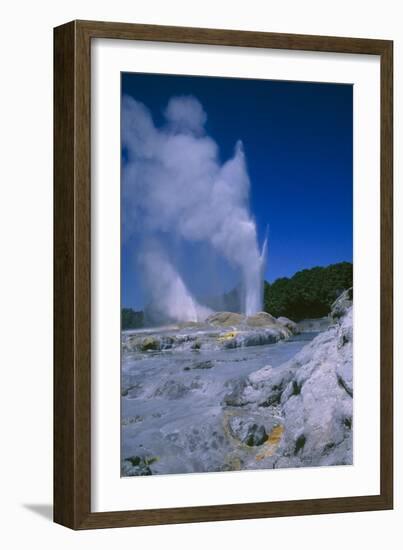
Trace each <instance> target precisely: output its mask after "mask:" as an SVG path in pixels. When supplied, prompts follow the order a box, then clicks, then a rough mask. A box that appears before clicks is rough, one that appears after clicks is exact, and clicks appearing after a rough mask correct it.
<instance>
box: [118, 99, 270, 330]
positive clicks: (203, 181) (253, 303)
mask: <svg viewBox="0 0 403 550" xmlns="http://www.w3.org/2000/svg"><path fill="white" fill-rule="evenodd" d="M164 116H165V121H166V122H165V124H164V125H163V126H162V127H159V128H157V127H156V126H155V124H154V122H153V120H152V117H151V114H150V112H149V110H148V109H147V108H146V107H145V106H144V105H143V104H142V103H140V102H138V101H136V100H134V99H133V98H132V97H128V96H124V98H123V104H122V143H123V147H124V151H125V155H126V158H127V163H126V166H125V170H124V174H123V204H124V211H123V221H124V224H125V233H126V234H127V233H131V232H135V233H136V235H139V236H141V239H142V243H143V245H142V247H141V252H139V257H138V260H139V261H140V262H141V265H142V268H143V272H144V279H145V281H146V288H147V290H148V292H149V298H150V301H151V303H152V304H153V305H154V306H155V307H157V308H160V310H161V311H160V312H161V314H165V315H166V316H167V317H168V318H171V319H175V320H200V319H203V318H204V317H206V316H207V315H208V313H209V310H208V309H207V308H205V307H203V306H201V305H200V304H198V302H197V301H196V299H195V298H194V297H193V296H192V294H191V292H190V291H189V289H188V288H187V287H186V285H185V282H184V281H183V279H182V277H181V275H180V273H178V271H177V269H176V267H175V265H174V262H173V261H172V260H170V258H169V250H164V247H163V246H162V244H161V243H162V236H164V235H171V236H174V238H175V239H176V240H179V241H181V240H182V241H183V242H190V243H208V244H209V245H210V246H211V247H212V249H214V250H215V251H216V253H218V254H219V255H220V256H221V257H223V258H225V259H226V261H227V262H228V263H229V264H230V265H231V266H232V267H233V268H235V269H237V270H238V271H239V273H240V276H241V280H242V287H243V297H242V309H243V311H244V312H245V313H246V314H248V315H250V314H253V313H256V312H257V311H260V310H261V302H262V269H263V265H264V258H265V255H266V246H264V250H263V252H262V255H261V254H260V252H259V248H258V244H257V235H256V225H255V222H254V220H253V218H252V217H251V214H250V211H249V205H248V202H249V190H250V181H249V177H248V173H247V168H246V162H245V155H244V151H243V146H242V142H241V141H238V142H237V143H236V145H235V149H234V154H233V156H232V158H230V159H229V160H228V161H226V162H224V163H220V161H219V158H218V147H217V144H216V142H215V141H214V140H213V139H212V138H211V137H209V136H208V135H206V132H205V127H204V125H205V123H206V120H207V115H206V113H205V111H204V109H203V107H202V105H201V104H200V102H199V101H198V100H197V99H195V98H194V97H192V96H181V97H173V98H171V99H170V101H169V103H168V105H167V108H166V110H165V112H164Z"/></svg>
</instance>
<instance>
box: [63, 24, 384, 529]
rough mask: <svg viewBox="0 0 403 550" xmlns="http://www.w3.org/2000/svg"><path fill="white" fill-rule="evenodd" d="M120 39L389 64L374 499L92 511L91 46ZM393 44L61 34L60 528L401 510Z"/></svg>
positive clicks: (162, 31) (131, 31)
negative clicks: (396, 477) (397, 484)
mask: <svg viewBox="0 0 403 550" xmlns="http://www.w3.org/2000/svg"><path fill="white" fill-rule="evenodd" d="M94 38H113V39H121V40H143V41H144V40H147V41H159V42H176V43H191V44H207V45H218V46H220V45H222V46H224V45H225V46H243V47H251V48H275V49H281V50H305V51H314V52H338V53H346V54H348V53H355V54H366V55H376V56H380V59H381V159H380V162H381V178H380V189H381V280H380V288H381V366H380V369H381V418H380V423H381V445H380V449H381V457H380V464H381V472H380V480H381V483H380V493H379V494H375V495H370V496H356V497H345V498H321V499H312V500H293V501H280V502H264V503H260V502H259V503H248V504H243V503H242V504H241V503H240V504H229V505H213V506H197V507H183V508H167V509H151V510H127V511H111V512H98V513H93V512H91V502H90V496H91V488H90V480H91V414H90V410H91V391H90V384H91V369H90V357H91V314H90V312H91V285H90V275H91V260H90V258H91V250H90V243H91V240H90V226H91V224H90V221H91V193H90V188H91V186H90V181H91V180H90V178H91V174H90V164H91V163H90V151H91V149H90V83H91V59H90V57H91V47H90V46H91V40H92V39H94ZM392 73H393V42H391V41H387V40H372V39H362V38H335V37H326V36H305V35H292V34H274V33H262V32H245V31H235V30H216V29H201V28H181V27H165V26H153V25H138V24H127V23H107V22H93V21H73V22H70V23H67V24H65V25H62V26H59V27H57V28H55V30H54V139H55V148H54V520H55V522H57V523H60V524H62V525H65V526H67V527H70V528H72V529H93V528H107V527H108V528H109V527H127V526H137V525H155V524H167V523H185V522H201V521H217V520H229V519H248V518H249V519H250V518H269V517H277V516H293V515H306V514H329V513H339V512H354V511H367V510H387V509H391V508H392V507H393V433H392V429H393V410H392V407H393V371H392V353H393V351H392V350H393V341H392V338H393V336H392V335H393V303H392V299H393V293H392V287H393V279H392V277H393V275H392V270H393V263H392V262H393V255H392V204H393V203H392V179H393V164H392V163H393V126H392V121H393V103H392V101H393V77H392Z"/></svg>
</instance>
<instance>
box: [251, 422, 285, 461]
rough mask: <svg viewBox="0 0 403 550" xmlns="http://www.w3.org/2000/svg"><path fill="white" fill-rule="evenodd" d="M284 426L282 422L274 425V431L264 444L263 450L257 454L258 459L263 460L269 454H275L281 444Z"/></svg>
mask: <svg viewBox="0 0 403 550" xmlns="http://www.w3.org/2000/svg"><path fill="white" fill-rule="evenodd" d="M283 433H284V426H282V425H281V424H279V425H277V426H274V428H273V429H272V431H271V432H270V433H269V437H268V438H267V441H266V442H265V443H264V445H263V449H262V451H261V452H260V453H259V454H257V455H256V460H263V459H264V458H267V457H269V456H273V454H274V453H275V451H276V449H277V447H278V446H279V444H280V441H281V438H282V437H283Z"/></svg>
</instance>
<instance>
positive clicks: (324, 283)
mask: <svg viewBox="0 0 403 550" xmlns="http://www.w3.org/2000/svg"><path fill="white" fill-rule="evenodd" d="M352 286H353V265H352V264H351V263H349V262H341V263H338V264H333V265H329V266H327V267H314V268H312V269H304V270H302V271H298V273H296V274H295V275H293V277H291V278H288V277H283V278H281V279H277V280H276V281H274V283H272V284H269V283H267V282H265V285H264V310H265V311H267V312H269V313H271V314H272V315H274V316H275V317H280V316H284V317H288V318H290V319H292V320H293V321H301V320H302V319H313V318H318V317H324V316H325V315H327V314H328V313H329V312H330V306H331V304H332V303H333V302H334V300H335V299H336V298H337V297H338V296H339V295H340V294H341V293H342V292H343V290H346V289H347V288H350V287H352Z"/></svg>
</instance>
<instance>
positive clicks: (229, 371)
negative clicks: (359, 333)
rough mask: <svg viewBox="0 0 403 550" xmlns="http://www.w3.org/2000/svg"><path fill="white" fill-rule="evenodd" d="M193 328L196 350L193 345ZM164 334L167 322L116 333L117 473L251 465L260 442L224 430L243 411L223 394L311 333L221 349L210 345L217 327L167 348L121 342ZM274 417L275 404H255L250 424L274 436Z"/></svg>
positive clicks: (284, 356) (168, 332)
mask: <svg viewBox="0 0 403 550" xmlns="http://www.w3.org/2000/svg"><path fill="white" fill-rule="evenodd" d="M192 333H193V335H192ZM194 333H197V341H198V342H201V343H202V346H201V349H194V348H195V346H194V345H193V344H192V342H194V338H193V336H194ZM172 334H173V329H172V328H169V327H168V328H165V329H159V330H157V331H155V330H154V331H144V330H143V331H137V332H136V331H128V332H123V334H122V350H123V351H122V383H121V394H122V397H121V414H122V416H121V423H122V433H121V446H122V449H121V457H122V472H121V473H122V476H132V475H150V474H152V475H156V474H168V473H169V474H175V473H176V474H177V473H185V472H211V471H225V470H238V469H253V468H258V467H259V453H260V452H261V447H259V446H253V447H250V446H248V445H245V444H244V443H242V442H241V441H239V439H237V438H236V437H234V436H233V432H232V430H231V425H232V424H231V423H233V422H239V421H242V418H243V415H248V413H247V412H245V411H243V410H242V408H241V407H237V406H231V405H229V404H228V400H227V401H226V400H225V398H226V396H228V394H230V393H231V391H232V389H233V388H234V387H236V385H237V384H239V383H242V382H241V381H242V378H243V377H245V376H247V375H249V374H250V373H252V372H254V371H256V370H258V369H261V368H262V367H264V366H267V365H271V366H272V367H277V366H279V365H281V364H283V363H285V362H286V361H288V360H289V359H291V358H292V357H293V356H294V355H295V354H296V353H297V352H298V351H299V350H300V349H301V348H302V347H303V346H304V345H305V344H307V343H308V342H309V341H310V340H312V339H313V338H314V336H316V334H317V333H303V334H300V335H296V336H292V337H290V338H289V339H287V340H281V341H279V342H277V343H274V344H269V345H257V346H253V345H252V346H250V345H249V346H248V347H235V348H234V349H229V348H226V347H224V348H223V347H221V345H217V342H220V338H222V337H221V336H220V334H219V331H217V332H216V333H214V331H213V332H212V331H211V330H208V331H203V330H198V329H197V328H196V329H194V330H193V331H189V330H187V331H185V332H183V331H182V335H183V336H184V338H183V343H181V344H180V345H178V346H177V347H172V348H171V349H165V350H164V349H162V350H153V349H149V350H148V351H138V350H135V351H132V350H131V349H130V347H128V346H126V345H125V342H127V341H128V340H129V339H130V338H131V339H133V338H134V339H135V338H136V337H140V336H141V337H144V336H147V335H149V336H150V337H151V340H150V342H153V340H152V339H153V338H157V340H158V341H164V342H165V341H168V342H169V341H170V340H169V339H170V338H171V336H172ZM176 334H177V332H176ZM228 334H229V336H230V337H231V334H230V333H228ZM188 335H189V336H190V340H189V341H187V339H186V337H187V336H188ZM164 339H165V340H164ZM150 347H151V348H152V347H153V346H152V345H150ZM277 414H278V411H276V407H275V406H274V407H266V408H265V407H261V410H260V409H259V412H258V413H255V414H254V418H253V421H256V423H257V424H259V425H264V426H265V427H266V429H267V431H268V432H269V430H270V429H272V430H273V427H274V432H273V433H275V430H276V429H278V424H279V420H280V419H279V418H277ZM248 420H249V421H250V419H248Z"/></svg>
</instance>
